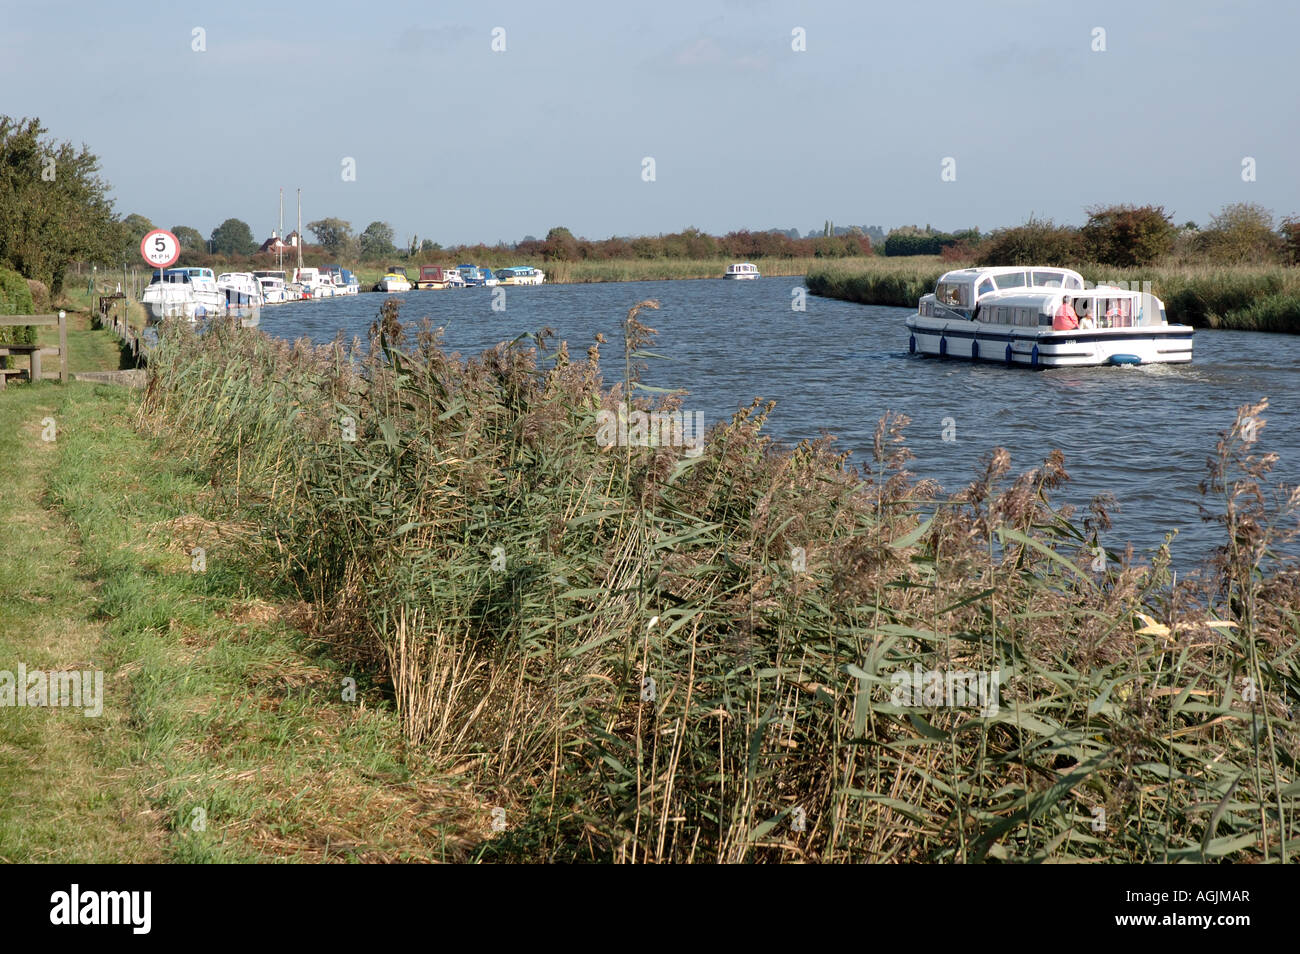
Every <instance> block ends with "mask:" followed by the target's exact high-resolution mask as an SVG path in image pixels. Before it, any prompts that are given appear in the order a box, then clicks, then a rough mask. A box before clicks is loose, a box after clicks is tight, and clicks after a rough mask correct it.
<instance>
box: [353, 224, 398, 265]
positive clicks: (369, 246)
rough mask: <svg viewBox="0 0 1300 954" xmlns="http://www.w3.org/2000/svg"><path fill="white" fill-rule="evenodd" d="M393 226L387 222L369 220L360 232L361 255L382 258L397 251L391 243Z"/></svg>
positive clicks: (367, 257)
mask: <svg viewBox="0 0 1300 954" xmlns="http://www.w3.org/2000/svg"><path fill="white" fill-rule="evenodd" d="M393 234H394V233H393V227H392V226H391V225H389V224H388V223H387V222H371V223H370V224H369V225H367V226H366V230H365V231H364V232H362V233H361V257H362V258H366V259H370V258H383V257H384V256H385V255H392V254H394V253H395V252H396V251H397V247H396V246H395V245H393Z"/></svg>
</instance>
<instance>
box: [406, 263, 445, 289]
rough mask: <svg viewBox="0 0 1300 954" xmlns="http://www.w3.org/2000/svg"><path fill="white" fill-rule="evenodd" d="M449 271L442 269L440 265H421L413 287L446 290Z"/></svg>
mask: <svg viewBox="0 0 1300 954" xmlns="http://www.w3.org/2000/svg"><path fill="white" fill-rule="evenodd" d="M449 271H451V269H444V268H443V267H442V266H441V265H421V266H420V275H419V277H418V278H416V280H415V282H414V285H415V287H416V288H446V287H447V278H448V276H447V273H448V272H449Z"/></svg>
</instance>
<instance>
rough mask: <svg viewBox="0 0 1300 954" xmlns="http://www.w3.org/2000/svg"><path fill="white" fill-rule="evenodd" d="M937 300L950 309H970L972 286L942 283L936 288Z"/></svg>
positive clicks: (958, 283) (959, 283)
mask: <svg viewBox="0 0 1300 954" xmlns="http://www.w3.org/2000/svg"><path fill="white" fill-rule="evenodd" d="M934 297H935V299H936V300H937V301H938V302H939V304H941V305H947V306H948V307H949V308H969V307H970V286H969V285H964V284H962V283H961V282H940V283H939V284H938V286H937V287H936V288H935V292H934Z"/></svg>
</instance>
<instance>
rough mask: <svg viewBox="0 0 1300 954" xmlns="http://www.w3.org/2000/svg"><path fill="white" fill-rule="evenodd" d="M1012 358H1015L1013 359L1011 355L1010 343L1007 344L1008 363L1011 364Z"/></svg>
mask: <svg viewBox="0 0 1300 954" xmlns="http://www.w3.org/2000/svg"><path fill="white" fill-rule="evenodd" d="M1012 360H1013V359H1012V357H1011V345H1010V344H1008V345H1007V364H1011V362H1012Z"/></svg>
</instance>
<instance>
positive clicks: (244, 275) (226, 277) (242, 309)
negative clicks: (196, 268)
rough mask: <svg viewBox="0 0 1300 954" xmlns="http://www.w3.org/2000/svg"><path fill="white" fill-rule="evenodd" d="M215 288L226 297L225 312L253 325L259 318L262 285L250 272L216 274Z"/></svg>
mask: <svg viewBox="0 0 1300 954" xmlns="http://www.w3.org/2000/svg"><path fill="white" fill-rule="evenodd" d="M217 290H218V291H220V292H221V294H222V295H223V296H224V297H225V299H226V314H228V315H236V316H238V317H239V319H240V320H241V321H243V322H245V326H246V327H249V325H248V324H247V323H248V322H250V321H251V322H252V324H253V325H255V324H257V322H258V321H259V320H260V318H261V314H262V302H263V296H262V286H261V283H260V282H259V281H258V280H257V279H256V278H254V277H253V273H252V272H225V273H224V274H221V275H218V276H217Z"/></svg>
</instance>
